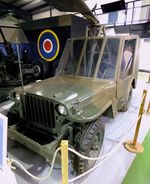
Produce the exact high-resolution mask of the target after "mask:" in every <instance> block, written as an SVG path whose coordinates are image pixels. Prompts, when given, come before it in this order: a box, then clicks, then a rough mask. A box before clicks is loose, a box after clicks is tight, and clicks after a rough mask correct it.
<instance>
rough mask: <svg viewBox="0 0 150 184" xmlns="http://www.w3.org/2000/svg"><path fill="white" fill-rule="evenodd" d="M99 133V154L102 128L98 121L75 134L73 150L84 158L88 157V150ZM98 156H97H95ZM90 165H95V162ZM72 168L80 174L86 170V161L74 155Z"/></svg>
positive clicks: (102, 133)
mask: <svg viewBox="0 0 150 184" xmlns="http://www.w3.org/2000/svg"><path fill="white" fill-rule="evenodd" d="M98 133H100V136H101V138H100V142H99V153H100V150H101V147H102V144H103V138H104V126H102V124H101V123H100V122H99V121H95V122H92V123H89V124H88V125H86V127H83V128H82V129H81V131H80V132H78V133H77V135H76V138H75V145H74V147H75V150H77V151H78V152H80V153H81V154H83V155H85V156H89V153H90V149H91V146H92V142H93V140H94V138H95V135H97V134H98ZM97 156H98V155H97ZM92 162H93V163H92V165H94V164H95V162H96V161H92ZM73 167H74V171H75V172H76V174H77V175H78V174H82V173H84V172H85V171H87V170H88V169H90V168H89V167H88V160H85V159H82V158H80V157H78V156H76V155H74V158H73Z"/></svg>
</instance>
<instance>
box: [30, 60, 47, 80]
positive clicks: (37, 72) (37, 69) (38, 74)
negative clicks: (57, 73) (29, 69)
mask: <svg viewBox="0 0 150 184" xmlns="http://www.w3.org/2000/svg"><path fill="white" fill-rule="evenodd" d="M32 65H33V71H34V72H33V78H34V79H35V80H38V79H45V78H47V77H49V73H50V69H49V68H50V67H49V63H48V62H46V61H44V60H42V59H35V60H34V61H33V62H32Z"/></svg>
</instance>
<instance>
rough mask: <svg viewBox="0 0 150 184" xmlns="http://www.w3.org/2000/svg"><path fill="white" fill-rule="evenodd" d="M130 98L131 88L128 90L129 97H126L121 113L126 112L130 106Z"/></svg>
mask: <svg viewBox="0 0 150 184" xmlns="http://www.w3.org/2000/svg"><path fill="white" fill-rule="evenodd" d="M131 97H132V88H131V89H130V92H129V96H128V100H127V102H126V103H125V104H124V105H123V107H122V108H121V111H122V112H127V111H128V109H129V106H130V102H131Z"/></svg>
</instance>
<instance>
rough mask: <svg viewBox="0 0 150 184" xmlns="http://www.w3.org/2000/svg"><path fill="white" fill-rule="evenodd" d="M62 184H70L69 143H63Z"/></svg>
mask: <svg viewBox="0 0 150 184" xmlns="http://www.w3.org/2000/svg"><path fill="white" fill-rule="evenodd" d="M61 167H62V172H61V173H62V184H68V141H67V140H63V141H61Z"/></svg>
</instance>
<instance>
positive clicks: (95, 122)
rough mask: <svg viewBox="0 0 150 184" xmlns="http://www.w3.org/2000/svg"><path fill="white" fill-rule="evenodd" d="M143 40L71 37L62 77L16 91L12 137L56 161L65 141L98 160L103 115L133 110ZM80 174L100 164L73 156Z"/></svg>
mask: <svg viewBox="0 0 150 184" xmlns="http://www.w3.org/2000/svg"><path fill="white" fill-rule="evenodd" d="M138 49H139V38H138V37H137V36H129V37H127V36H126V37H125V36H112V37H110V36H99V37H85V38H78V39H72V38H71V39H68V41H67V43H66V46H65V49H64V52H63V55H62V57H61V60H60V64H59V66H58V68H57V73H56V76H55V77H53V78H49V79H46V80H43V81H40V82H37V83H33V84H29V85H27V86H25V87H24V90H23V91H22V90H21V88H16V89H15V90H14V91H13V93H12V96H13V98H14V100H15V104H14V105H13V106H12V108H11V109H10V111H9V113H8V117H9V132H8V136H9V137H10V138H12V139H14V140H16V141H18V142H20V143H21V144H23V145H25V146H26V147H28V148H30V149H31V150H33V151H35V152H36V153H38V154H40V155H42V156H43V157H45V158H46V159H48V160H50V159H51V157H52V155H53V154H54V151H55V150H56V149H57V147H59V146H60V142H61V140H66V139H67V140H68V141H69V146H70V147H73V148H74V149H75V150H77V151H78V152H80V153H81V154H83V155H86V156H89V157H98V156H99V153H100V150H101V147H102V144H103V138H104V126H102V124H101V123H100V121H99V118H100V117H101V116H107V117H111V118H114V117H115V115H116V113H117V111H127V110H128V107H129V102H130V99H131V95H132V89H133V88H135V87H136V81H137V74H138ZM71 159H72V160H73V167H74V170H75V171H76V173H77V174H79V173H83V172H84V171H86V170H88V169H89V168H91V167H92V166H93V165H94V163H95V161H88V160H83V159H81V158H79V157H77V156H72V157H71Z"/></svg>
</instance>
